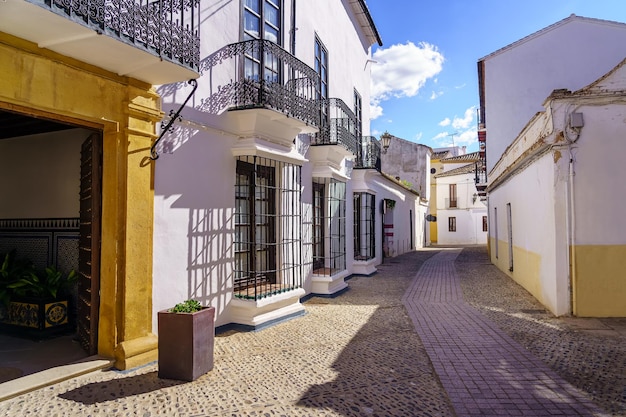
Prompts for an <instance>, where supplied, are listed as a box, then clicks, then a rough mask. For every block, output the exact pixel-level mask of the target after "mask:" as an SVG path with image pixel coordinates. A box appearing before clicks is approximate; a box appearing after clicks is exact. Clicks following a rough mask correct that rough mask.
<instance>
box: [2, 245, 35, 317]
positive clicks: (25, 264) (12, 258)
mask: <svg viewBox="0 0 626 417" xmlns="http://www.w3.org/2000/svg"><path fill="white" fill-rule="evenodd" d="M15 253H16V252H15V250H12V251H11V252H8V253H6V254H4V255H0V260H2V264H0V303H3V304H5V305H8V303H9V301H10V299H11V294H13V293H14V291H13V288H12V286H14V285H16V284H17V283H18V282H19V281H20V280H21V279H26V278H28V277H29V276H30V275H31V274H33V273H35V267H34V265H33V263H32V262H31V261H29V260H25V259H16V255H15Z"/></svg>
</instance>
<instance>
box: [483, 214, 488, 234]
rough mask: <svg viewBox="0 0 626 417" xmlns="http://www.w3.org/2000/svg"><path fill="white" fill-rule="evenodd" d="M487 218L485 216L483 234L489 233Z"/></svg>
mask: <svg viewBox="0 0 626 417" xmlns="http://www.w3.org/2000/svg"><path fill="white" fill-rule="evenodd" d="M487 224H488V223H487V216H483V232H486V231H487Z"/></svg>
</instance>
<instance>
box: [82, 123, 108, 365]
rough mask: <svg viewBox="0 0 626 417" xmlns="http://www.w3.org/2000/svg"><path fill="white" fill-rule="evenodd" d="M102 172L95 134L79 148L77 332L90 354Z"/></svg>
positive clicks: (95, 312) (97, 296)
mask: <svg viewBox="0 0 626 417" xmlns="http://www.w3.org/2000/svg"><path fill="white" fill-rule="evenodd" d="M101 173H102V136H101V135H100V134H99V133H94V134H92V135H90V136H89V137H88V138H87V139H86V140H85V142H83V144H82V147H81V161H80V238H79V243H78V262H79V265H78V272H79V278H78V306H77V314H78V317H77V332H78V338H79V341H80V343H81V345H82V346H83V348H84V349H85V350H86V351H87V352H88V353H89V354H90V355H95V354H96V353H97V351H98V311H99V305H100V213H101V200H102V197H101V196H102V186H101V185H102V174H101Z"/></svg>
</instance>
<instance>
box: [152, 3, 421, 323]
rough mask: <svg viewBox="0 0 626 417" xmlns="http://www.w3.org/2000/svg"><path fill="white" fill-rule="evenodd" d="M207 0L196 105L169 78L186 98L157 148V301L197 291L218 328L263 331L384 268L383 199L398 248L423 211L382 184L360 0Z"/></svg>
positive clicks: (177, 96)
mask: <svg viewBox="0 0 626 417" xmlns="http://www.w3.org/2000/svg"><path fill="white" fill-rule="evenodd" d="M253 3H254V5H253ZM202 7H203V8H202V10H201V13H202V16H201V19H200V20H201V21H202V22H203V24H202V31H203V34H202V39H203V44H202V45H201V65H200V67H201V72H202V76H201V77H200V78H199V80H198V83H197V84H198V87H197V90H196V91H195V93H194V94H193V96H191V98H190V99H189V101H187V102H186V101H185V100H187V97H188V95H189V94H190V92H191V91H192V89H193V83H189V84H184V83H179V84H172V85H166V86H163V87H161V88H160V89H159V92H160V93H161V94H162V96H163V100H164V102H165V103H166V106H167V107H168V108H171V109H172V111H176V110H177V109H178V108H179V107H180V106H181V105H182V106H183V110H182V112H181V116H182V120H177V119H175V120H174V125H173V126H174V127H173V129H172V130H170V131H169V132H167V133H166V134H165V135H164V136H163V139H162V140H161V141H160V142H159V143H158V144H157V146H156V148H155V151H156V152H159V153H160V157H159V159H158V160H157V162H156V168H155V184H154V187H155V216H154V217H155V225H154V267H153V269H154V291H153V311H154V312H156V311H158V310H161V309H164V308H167V307H169V306H171V305H173V304H175V303H176V302H179V301H181V300H184V299H188V298H196V299H198V300H200V301H201V302H202V303H203V304H205V305H212V306H214V307H215V308H216V315H217V316H216V325H217V326H223V325H230V324H238V325H243V326H248V327H251V328H259V327H262V326H264V325H268V324H271V323H273V322H275V321H277V320H283V319H286V318H289V317H292V316H295V315H299V314H303V312H304V308H303V306H302V304H301V303H300V300H301V298H302V297H304V296H306V295H308V294H321V295H327V296H331V295H335V294H338V293H339V292H340V291H342V290H343V289H345V288H346V287H347V283H346V278H347V277H349V276H350V275H352V274H365V275H369V274H371V273H374V272H375V271H376V268H375V266H376V265H377V264H379V263H381V262H382V260H383V255H384V254H383V238H382V230H383V224H382V222H383V216H382V212H381V207H382V206H381V201H385V200H394V201H395V202H396V207H395V208H394V212H396V211H402V218H401V220H400V218H398V221H397V222H396V221H395V219H394V223H393V224H394V226H393V227H396V225H397V227H399V228H401V229H402V231H403V233H404V234H403V235H402V238H401V239H402V243H399V242H398V241H396V242H394V247H393V253H394V254H399V253H402V252H403V251H406V250H410V249H411V245H410V244H408V243H406V242H405V241H411V242H413V245H414V246H413V247H415V246H416V245H418V244H419V239H421V234H420V231H422V230H423V220H422V219H423V213H421V214H420V213H418V211H419V210H420V206H419V199H417V198H415V195H414V193H412V192H410V191H409V190H406V189H404V188H402V187H398V185H397V184H391V183H389V182H388V181H387V182H385V180H384V179H383V176H382V175H381V174H380V172H379V170H380V146H379V144H378V141H376V140H375V139H374V138H372V137H370V136H368V135H369V105H368V103H369V99H370V93H369V86H370V65H371V62H370V58H371V55H370V46H371V45H372V44H374V43H379V44H380V43H381V40H380V37H379V35H378V33H377V30H376V27H375V26H374V23H373V21H372V17H371V15H370V13H369V11H368V9H367V6H366V5H365V2H364V1H362V0H358V1H350V2H346V1H339V0H318V1H315V2H298V3H297V7H296V2H295V1H292V2H276V1H273V0H264V1H260V2H249V1H232V2H227V3H223V2H210V1H208V2H206V3H205V2H202ZM409 215H413V216H415V219H416V220H413V219H411V220H409V218H408V216H409ZM420 215H421V217H420ZM417 219H419V223H418V220H417ZM411 221H413V223H414V224H413V226H414V229H413V232H414V235H412V236H408V235H409V233H407V232H405V230H406V229H407V228H406V227H405V223H407V224H408V223H410V222H411ZM153 317H154V318H155V320H156V314H153ZM154 328H155V330H156V323H155V326H154Z"/></svg>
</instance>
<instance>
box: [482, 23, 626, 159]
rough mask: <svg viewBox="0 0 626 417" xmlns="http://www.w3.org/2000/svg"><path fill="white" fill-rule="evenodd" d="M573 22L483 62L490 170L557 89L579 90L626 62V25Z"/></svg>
mask: <svg viewBox="0 0 626 417" xmlns="http://www.w3.org/2000/svg"><path fill="white" fill-rule="evenodd" d="M572 19H573V20H570V21H568V22H567V23H565V22H564V23H559V24H556V25H555V26H554V27H551V28H546V29H545V30H544V31H543V32H541V33H538V34H534V35H532V36H529V37H528V38H526V39H523V40H521V41H519V43H516V44H514V45H512V46H510V47H507V48H504V49H503V50H500V51H496V52H494V53H493V54H491V55H488V56H487V57H485V58H483V60H484V65H485V67H484V77H485V110H486V115H485V118H486V120H485V121H484V122H485V123H486V127H487V171H490V170H491V168H493V166H494V164H495V163H496V162H497V161H498V159H499V158H500V156H501V155H502V153H503V152H504V150H505V149H506V147H507V146H508V145H509V144H510V143H511V142H512V141H513V140H514V139H515V137H516V136H517V135H518V134H519V133H520V131H521V130H522V129H523V128H524V126H525V125H526V123H527V122H528V121H529V120H530V119H531V118H532V117H533V115H534V114H535V113H536V112H538V111H541V110H543V107H542V103H543V101H544V100H545V98H546V97H548V96H549V95H550V93H551V92H552V91H553V90H555V89H560V88H566V89H569V90H572V91H575V90H578V89H580V88H582V87H584V86H586V85H587V84H589V83H590V82H592V81H594V80H596V79H598V78H599V77H600V76H602V75H604V74H605V73H606V72H608V71H609V70H610V69H612V68H613V67H614V66H615V65H617V64H618V63H619V62H620V61H621V60H622V59H623V58H624V47H623V45H624V44H626V25H624V24H621V23H612V22H606V21H597V20H592V21H590V20H588V19H584V18H578V17H574V18H572ZM599 45H601V47H599Z"/></svg>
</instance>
